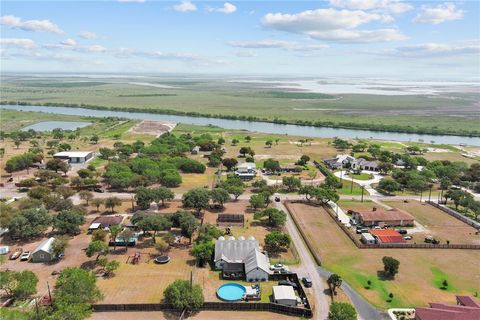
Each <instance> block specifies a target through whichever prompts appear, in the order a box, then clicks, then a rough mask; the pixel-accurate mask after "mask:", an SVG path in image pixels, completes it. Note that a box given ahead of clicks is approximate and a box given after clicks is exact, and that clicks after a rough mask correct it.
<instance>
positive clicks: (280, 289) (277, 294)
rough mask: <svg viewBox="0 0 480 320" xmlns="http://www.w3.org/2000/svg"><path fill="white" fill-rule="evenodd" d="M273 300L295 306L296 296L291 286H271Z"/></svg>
mask: <svg viewBox="0 0 480 320" xmlns="http://www.w3.org/2000/svg"><path fill="white" fill-rule="evenodd" d="M272 290H273V301H274V302H275V303H278V304H283V305H286V306H296V305H297V296H296V295H295V290H293V287H292V286H273V287H272Z"/></svg>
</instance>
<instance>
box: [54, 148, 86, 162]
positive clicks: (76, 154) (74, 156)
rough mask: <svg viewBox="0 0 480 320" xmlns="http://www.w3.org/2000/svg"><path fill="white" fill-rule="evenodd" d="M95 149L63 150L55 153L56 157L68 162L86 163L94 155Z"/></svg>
mask: <svg viewBox="0 0 480 320" xmlns="http://www.w3.org/2000/svg"><path fill="white" fill-rule="evenodd" d="M94 155H95V153H94V152H93V151H62V152H57V153H55V154H54V155H53V158H55V159H61V160H66V161H68V163H85V162H87V161H88V160H90V159H92V158H93V157H94Z"/></svg>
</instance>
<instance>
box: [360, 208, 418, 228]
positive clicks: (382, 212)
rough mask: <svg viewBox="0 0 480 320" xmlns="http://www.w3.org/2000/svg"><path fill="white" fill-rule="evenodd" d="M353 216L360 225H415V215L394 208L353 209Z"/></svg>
mask: <svg viewBox="0 0 480 320" xmlns="http://www.w3.org/2000/svg"><path fill="white" fill-rule="evenodd" d="M352 218H353V219H354V220H355V221H356V222H357V223H358V224H360V225H364V226H367V227H373V226H380V227H384V226H389V227H397V226H402V227H403V226H413V225H414V220H415V219H414V217H413V216H412V215H411V214H409V213H408V212H406V211H403V210H401V209H397V208H393V209H390V210H386V209H379V208H376V207H373V209H372V210H371V211H367V210H359V211H352Z"/></svg>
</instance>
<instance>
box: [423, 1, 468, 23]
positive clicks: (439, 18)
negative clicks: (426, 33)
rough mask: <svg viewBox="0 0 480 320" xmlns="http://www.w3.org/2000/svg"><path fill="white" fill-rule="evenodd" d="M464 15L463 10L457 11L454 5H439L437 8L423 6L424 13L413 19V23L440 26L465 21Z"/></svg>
mask: <svg viewBox="0 0 480 320" xmlns="http://www.w3.org/2000/svg"><path fill="white" fill-rule="evenodd" d="M463 13H464V12H463V10H460V9H457V8H456V7H455V4H453V3H444V4H439V5H438V6H436V7H433V6H422V11H421V12H420V13H419V14H418V15H417V16H416V17H415V18H414V19H413V22H419V23H432V24H440V23H443V22H445V21H453V20H460V19H463Z"/></svg>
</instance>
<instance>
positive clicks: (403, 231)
mask: <svg viewBox="0 0 480 320" xmlns="http://www.w3.org/2000/svg"><path fill="white" fill-rule="evenodd" d="M396 231H397V232H398V233H400V234H407V233H408V231H407V230H405V229H397V230H396Z"/></svg>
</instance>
